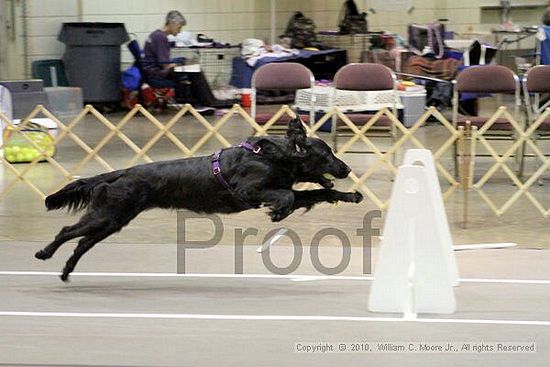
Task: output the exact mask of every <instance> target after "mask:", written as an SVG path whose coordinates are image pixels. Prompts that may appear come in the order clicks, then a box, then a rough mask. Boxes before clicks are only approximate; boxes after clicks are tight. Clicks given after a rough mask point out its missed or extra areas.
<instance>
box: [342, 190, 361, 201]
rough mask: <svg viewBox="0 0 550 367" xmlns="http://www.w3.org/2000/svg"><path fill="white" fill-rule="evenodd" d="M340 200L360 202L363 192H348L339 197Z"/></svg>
mask: <svg viewBox="0 0 550 367" xmlns="http://www.w3.org/2000/svg"><path fill="white" fill-rule="evenodd" d="M341 200H342V201H345V202H346V203H356V204H357V203H360V202H361V201H363V194H361V193H360V192H359V191H355V192H348V193H346V194H345V196H344V197H343V198H342V199H341Z"/></svg>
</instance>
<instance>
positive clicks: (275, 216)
mask: <svg viewBox="0 0 550 367" xmlns="http://www.w3.org/2000/svg"><path fill="white" fill-rule="evenodd" d="M289 215H290V210H288V209H277V210H272V211H271V212H269V217H270V218H271V221H272V222H280V221H282V220H283V219H285V218H286V217H288V216H289Z"/></svg>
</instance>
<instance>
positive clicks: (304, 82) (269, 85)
mask: <svg viewBox="0 0 550 367" xmlns="http://www.w3.org/2000/svg"><path fill="white" fill-rule="evenodd" d="M314 86H315V77H314V76H313V73H312V72H311V70H309V69H308V68H307V67H305V66H304V65H302V64H298V63H295V62H275V63H270V64H265V65H262V66H261V67H259V68H258V70H256V71H255V72H254V74H253V75H252V82H251V88H252V95H251V108H250V114H251V116H252V119H253V120H254V121H256V122H257V123H258V124H260V125H263V124H265V123H266V122H268V121H269V120H270V119H271V117H273V113H258V108H257V100H258V99H257V91H258V90H265V91H290V92H296V91H297V90H298V89H308V88H310V89H312V92H311V93H310V101H309V102H310V103H309V114H308V115H306V116H302V121H304V122H306V123H308V122H309V123H310V124H311V125H312V124H313V123H314V121H315V97H314V94H313V87H314ZM289 120H290V117H289V116H287V115H284V116H281V118H280V119H279V120H277V122H275V124H274V125H273V126H272V127H271V130H273V131H274V132H281V131H283V130H286V125H287V124H288V121H289Z"/></svg>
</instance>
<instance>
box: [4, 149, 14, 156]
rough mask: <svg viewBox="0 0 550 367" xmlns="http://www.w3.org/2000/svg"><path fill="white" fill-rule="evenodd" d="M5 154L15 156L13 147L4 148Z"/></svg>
mask: <svg viewBox="0 0 550 367" xmlns="http://www.w3.org/2000/svg"><path fill="white" fill-rule="evenodd" d="M4 154H5V155H8V154H13V148H12V147H5V148H4Z"/></svg>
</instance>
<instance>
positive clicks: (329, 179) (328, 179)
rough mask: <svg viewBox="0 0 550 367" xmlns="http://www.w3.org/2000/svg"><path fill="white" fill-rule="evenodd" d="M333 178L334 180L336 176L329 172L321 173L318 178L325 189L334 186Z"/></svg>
mask: <svg viewBox="0 0 550 367" xmlns="http://www.w3.org/2000/svg"><path fill="white" fill-rule="evenodd" d="M334 180H336V177H334V175H332V174H330V173H328V172H327V173H323V177H322V178H321V180H320V182H319V183H320V184H321V186H323V187H324V188H325V189H331V188H333V187H334V182H333V181H334Z"/></svg>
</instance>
